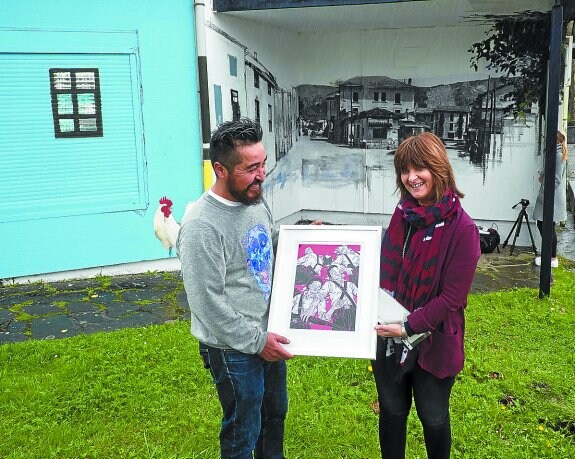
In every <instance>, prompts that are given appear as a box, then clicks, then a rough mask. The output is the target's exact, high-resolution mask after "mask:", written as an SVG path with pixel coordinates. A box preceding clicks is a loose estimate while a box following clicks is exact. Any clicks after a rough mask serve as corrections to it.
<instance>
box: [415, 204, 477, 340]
mask: <svg viewBox="0 0 575 459" xmlns="http://www.w3.org/2000/svg"><path fill="white" fill-rule="evenodd" d="M465 217H467V215H465ZM462 220H463V221H461V220H460V222H459V223H460V224H459V225H458V227H457V228H456V230H455V232H454V234H453V237H452V239H451V242H450V245H449V248H448V252H447V255H446V260H445V265H444V267H443V270H442V274H441V275H442V279H441V282H440V285H441V287H440V293H439V295H438V296H436V297H435V298H433V299H432V300H431V301H429V302H428V303H427V304H426V305H425V306H423V307H421V308H419V309H417V310H416V311H414V312H412V313H411V314H410V315H409V318H408V323H409V327H410V328H411V329H412V330H413V332H415V333H423V332H426V331H433V330H435V329H436V328H437V327H438V326H439V325H440V324H441V323H442V322H443V321H444V320H445V318H446V317H447V315H448V314H449V312H450V311H456V310H458V309H463V308H465V306H466V305H467V295H468V294H469V291H470V290H471V286H472V284H473V277H474V275H475V269H476V268H477V262H478V260H479V256H480V255H481V251H480V248H479V233H478V230H477V226H475V224H474V223H473V220H471V218H469V217H467V218H465V219H463V218H462Z"/></svg>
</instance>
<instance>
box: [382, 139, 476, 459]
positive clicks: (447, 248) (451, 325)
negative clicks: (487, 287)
mask: <svg viewBox="0 0 575 459" xmlns="http://www.w3.org/2000/svg"><path fill="white" fill-rule="evenodd" d="M394 163H395V172H396V182H397V188H398V189H399V191H400V194H401V199H400V202H399V204H398V206H397V208H396V209H395V212H394V214H393V216H392V218H391V221H390V223H389V227H388V229H387V231H386V232H385V236H384V238H383V242H382V248H381V273H380V286H381V288H383V289H385V290H387V291H388V292H390V293H392V294H393V296H394V297H395V299H396V300H397V301H398V302H399V303H401V304H402V305H403V306H404V307H405V308H406V309H407V310H408V311H410V314H409V315H408V316H407V320H406V321H405V322H404V323H403V324H389V325H376V326H375V330H376V332H377V334H378V340H377V355H376V360H375V361H374V362H372V367H373V373H374V376H375V382H376V386H377V393H378V399H379V408H380V414H379V442H380V447H381V455H382V458H385V459H395V458H404V457H405V442H406V428H407V416H408V414H409V410H410V408H411V401H412V396H413V399H414V400H415V406H416V408H417V414H418V416H419V419H420V421H421V423H422V425H423V432H424V437H425V446H426V449H427V455H428V457H429V458H433V459H437V458H448V457H449V454H450V449H451V427H450V421H449V397H450V394H451V388H452V386H453V383H454V381H455V376H456V375H457V373H459V372H460V371H461V369H462V368H463V332H464V315H463V311H464V309H465V306H466V303H467V295H468V293H469V290H470V289H471V284H472V281H473V276H474V274H475V269H476V267H477V261H478V260H479V256H480V250H479V234H478V230H477V227H476V225H475V224H474V223H473V221H472V220H471V218H470V217H469V216H468V215H467V213H466V212H465V211H464V210H463V209H462V207H461V204H460V201H459V200H460V199H461V198H463V193H462V192H461V191H459V189H458V188H457V185H456V184H455V178H454V174H453V170H452V168H451V165H450V164H449V160H448V158H447V152H446V151H445V147H444V146H443V143H442V141H441V140H440V139H439V138H438V137H437V136H435V135H434V134H432V133H429V132H426V133H422V134H418V135H416V136H413V137H409V138H408V139H406V140H404V141H403V142H402V143H401V145H400V146H399V147H398V149H397V152H396V154H395V160H394ZM425 332H431V335H430V336H429V337H428V338H426V339H425V340H423V341H422V342H421V343H420V344H419V345H418V346H417V347H416V348H414V349H413V350H408V349H407V347H405V346H404V344H403V342H402V341H401V338H402V337H403V338H406V337H408V336H410V335H413V334H419V333H425Z"/></svg>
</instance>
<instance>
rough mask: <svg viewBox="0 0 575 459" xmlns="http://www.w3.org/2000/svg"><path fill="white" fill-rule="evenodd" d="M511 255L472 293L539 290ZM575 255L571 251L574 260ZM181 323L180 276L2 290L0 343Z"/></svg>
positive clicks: (524, 261)
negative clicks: (503, 290) (521, 289)
mask: <svg viewBox="0 0 575 459" xmlns="http://www.w3.org/2000/svg"><path fill="white" fill-rule="evenodd" d="M569 218H570V219H571V220H570V222H569V223H568V229H567V231H564V232H563V233H562V235H560V238H561V242H560V244H563V246H568V245H569V246H570V247H571V248H572V247H573V236H574V234H575V231H573V230H572V225H573V220H572V219H573V216H572V215H570V216H569ZM502 237H505V235H502ZM567 238H569V239H570V241H566V240H565V239H567ZM509 252H510V250H509V247H507V248H506V249H503V250H502V251H501V253H497V252H495V253H493V254H484V255H482V256H481V260H480V262H479V267H478V270H477V274H476V277H475V281H474V284H473V292H489V291H494V290H501V289H506V288H513V287H532V288H536V289H537V288H539V268H537V267H535V266H534V264H533V258H534V256H533V254H532V253H531V252H530V251H529V250H527V249H525V248H521V247H517V248H515V250H514V253H513V255H510V254H509ZM560 253H561V251H560ZM572 255H573V252H572V251H571V252H569V256H570V258H571V259H572V260H574V258H573V257H572ZM574 266H575V265H574ZM176 320H189V307H188V304H187V301H186V296H185V293H184V291H183V286H182V283H181V281H180V276H179V273H177V272H176V273H149V274H140V275H127V276H114V277H99V278H94V279H81V280H70V281H62V282H54V283H30V284H16V285H5V286H0V344H2V343H13V342H20V341H27V340H30V339H56V338H65V337H70V336H74V335H78V334H80V333H94V332H101V331H104V332H105V331H112V330H117V329H120V328H124V327H140V326H144V325H150V324H160V323H165V322H169V321H176Z"/></svg>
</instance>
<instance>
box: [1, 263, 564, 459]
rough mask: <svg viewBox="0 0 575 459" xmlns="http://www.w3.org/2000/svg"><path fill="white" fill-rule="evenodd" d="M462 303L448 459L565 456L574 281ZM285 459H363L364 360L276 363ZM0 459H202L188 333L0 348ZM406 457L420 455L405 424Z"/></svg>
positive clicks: (201, 413)
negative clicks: (283, 401) (280, 366)
mask: <svg viewBox="0 0 575 459" xmlns="http://www.w3.org/2000/svg"><path fill="white" fill-rule="evenodd" d="M554 273H555V283H554V286H553V287H552V291H551V298H550V299H545V300H542V301H540V300H539V299H538V292H537V291H536V290H532V289H519V290H512V291H503V292H496V293H489V294H482V295H473V296H471V297H470V302H469V306H468V309H467V330H466V350H467V360H466V365H465V369H464V370H463V372H462V373H461V374H460V375H459V377H458V378H457V382H456V384H455V387H454V389H453V395H452V404H451V413H452V424H453V449H452V457H454V458H469V459H478V458H479V459H483V458H529V459H531V458H561V459H564V458H572V457H575V384H574V381H573V377H574V375H575V371H574V364H575V352H574V350H575V344H574V340H573V336H574V333H575V272H574V271H573V270H572V269H571V270H570V269H569V268H565V267H563V266H562V267H561V268H559V269H557V270H555V271H554ZM288 366H289V370H288V371H289V373H288V378H289V391H290V411H289V415H288V421H287V426H286V445H285V449H286V456H287V457H288V458H290V459H294V458H310V459H317V458H329V459H339V458H377V457H379V447H378V440H377V415H376V414H375V412H374V409H375V408H376V407H375V406H374V402H375V401H376V392H375V385H374V383H373V375H372V374H371V372H370V368H369V362H368V361H366V360H353V359H335V358H312V357H296V358H295V359H293V360H291V361H290V362H289V363H288ZM0 407H1V410H2V411H1V415H0V457H1V458H6V459H8V458H11V459H15V458H26V459H33V458H38V459H40V458H42V459H46V458H75V459H76V458H121V459H123V458H138V459H140V458H216V457H218V431H219V424H220V408H219V404H218V401H217V398H216V395H215V390H214V388H213V386H212V384H211V380H210V377H209V374H208V372H207V371H206V370H204V369H203V367H202V366H201V362H200V358H199V356H198V352H197V341H195V340H194V339H193V338H192V337H191V336H190V334H189V324H188V323H187V322H180V323H177V324H166V325H161V326H151V327H146V328H140V329H125V330H120V331H118V332H113V333H106V334H94V335H84V336H76V337H73V338H68V339H61V340H52V341H30V342H24V343H18V344H5V345H2V346H0ZM409 422H410V426H409V431H408V446H407V447H408V452H407V455H408V457H409V458H412V459H415V458H424V457H426V456H425V448H424V445H423V434H422V430H421V427H420V425H419V422H418V420H417V417H416V416H415V415H414V413H412V416H411V418H410V420H409Z"/></svg>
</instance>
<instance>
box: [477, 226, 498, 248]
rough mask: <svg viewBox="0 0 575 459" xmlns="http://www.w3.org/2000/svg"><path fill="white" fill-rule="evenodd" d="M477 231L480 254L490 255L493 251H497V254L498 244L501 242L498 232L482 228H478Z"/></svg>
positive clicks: (493, 229)
mask: <svg viewBox="0 0 575 459" xmlns="http://www.w3.org/2000/svg"><path fill="white" fill-rule="evenodd" d="M477 229H478V230H479V246H480V248H481V253H491V252H493V251H494V250H495V249H497V252H498V253H499V243H500V242H501V237H500V236H499V232H498V231H497V230H496V229H495V228H493V227H491V228H483V227H482V226H478V227H477Z"/></svg>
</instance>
